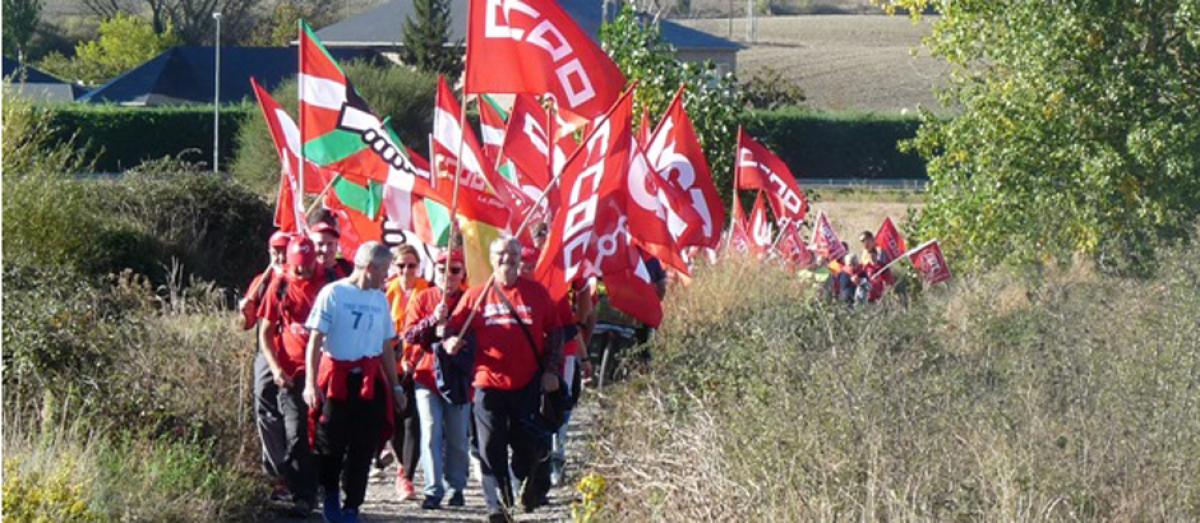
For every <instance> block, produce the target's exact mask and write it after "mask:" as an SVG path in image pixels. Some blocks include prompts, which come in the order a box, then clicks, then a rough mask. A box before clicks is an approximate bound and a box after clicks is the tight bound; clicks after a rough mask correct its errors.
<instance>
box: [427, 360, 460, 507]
mask: <svg viewBox="0 0 1200 523" xmlns="http://www.w3.org/2000/svg"><path fill="white" fill-rule="evenodd" d="M416 392H417V415H418V416H420V418H421V471H422V473H423V474H424V475H425V489H424V491H423V494H425V497H428V498H433V499H436V500H438V501H441V499H442V497H443V496H445V494H446V489H447V487H448V488H449V490H450V491H451V492H462V491H463V490H464V489H466V487H467V467H468V466H469V461H468V458H467V452H468V447H467V445H468V443H467V442H468V439H467V436H468V430H469V428H468V425H467V423H469V422H470V420H471V404H469V403H464V404H462V405H453V404H451V403H450V402H448V401H446V400H445V399H444V398H442V395H441V394H439V393H438V392H437V391H436V390H430V389H428V388H426V387H424V386H422V385H421V384H419V383H418V384H417V390H416ZM443 465H444V467H443ZM443 474H444V476H443ZM443 477H444V479H445V483H446V485H445V486H443V485H442V481H443Z"/></svg>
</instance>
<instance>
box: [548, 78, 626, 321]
mask: <svg viewBox="0 0 1200 523" xmlns="http://www.w3.org/2000/svg"><path fill="white" fill-rule="evenodd" d="M628 97H629V95H628V94H626V95H625V96H624V97H623V98H622V99H621V100H620V101H618V102H617V103H616V104H615V105H613V107H612V110H611V111H610V112H609V113H608V114H607V115H606V116H605V117H603V118H601V119H599V120H597V122H596V123H595V124H594V125H592V132H591V134H590V135H589V136H588V137H587V139H586V140H585V141H584V144H583V145H582V146H581V147H580V150H579V151H578V152H577V153H576V154H575V155H574V156H572V157H571V158H570V159H568V160H567V164H566V165H565V166H564V167H563V174H562V180H561V184H560V185H559V188H558V191H559V195H560V198H561V201H562V208H561V209H560V210H559V212H557V213H555V215H554V222H553V223H552V224H551V226H550V234H549V237H548V238H547V240H546V249H545V251H546V252H545V253H543V255H542V257H541V259H540V260H539V261H538V266H537V269H536V272H535V274H536V277H537V280H538V281H540V282H542V283H543V284H544V285H545V286H546V288H547V290H549V291H550V296H551V298H552V299H554V300H555V301H557V300H560V299H562V298H563V297H564V296H566V294H567V291H568V289H569V287H570V282H572V281H574V280H576V279H578V278H587V277H589V276H593V275H600V276H604V275H609V274H618V273H624V272H626V271H631V270H636V269H637V267H638V263H639V260H640V259H641V258H640V256H639V255H638V254H637V252H636V249H635V248H633V246H632V245H630V243H629V233H628V230H627V229H626V223H627V221H628V218H627V217H626V215H625V209H624V207H625V206H626V202H625V200H626V196H625V195H626V193H627V189H626V180H625V178H626V176H625V175H626V172H627V171H628V167H629V157H630V146H631V145H632V144H633V136H632V134H631V133H630V121H631V116H632V115H631V114H630V112H631V107H630V103H629V98H628ZM606 285H608V284H607V283H606ZM626 312H629V311H626Z"/></svg>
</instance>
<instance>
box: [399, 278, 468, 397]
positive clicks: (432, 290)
mask: <svg viewBox="0 0 1200 523" xmlns="http://www.w3.org/2000/svg"><path fill="white" fill-rule="evenodd" d="M461 296H462V294H461V293H451V295H450V297H449V298H448V299H447V300H446V304H447V306H448V307H450V310H454V306H455V305H456V304H457V301H458V300H459V298H460V297H461ZM441 302H442V289H439V288H437V287H429V288H428V289H425V290H423V291H420V292H419V293H417V294H416V295H414V296H412V297H410V298H409V299H408V306H407V307H406V308H405V311H404V326H403V328H402V329H401V330H400V331H399V332H400V333H401V337H402V338H403V335H404V333H405V332H406V331H408V329H410V328H412V327H413V326H415V325H416V324H417V323H418V322H420V321H421V320H424V319H425V318H428V317H429V316H432V315H433V311H434V309H436V308H437V306H438V304H439V303H441ZM404 358H406V359H407V360H408V362H409V364H410V365H412V367H413V381H416V382H417V383H420V384H421V385H422V386H424V387H425V388H427V389H429V390H433V391H436V390H438V388H437V377H436V376H434V373H433V365H434V359H435V358H437V356H435V355H434V354H433V349H432V347H429V346H426V345H425V344H424V343H418V344H413V345H406V346H405V347H404Z"/></svg>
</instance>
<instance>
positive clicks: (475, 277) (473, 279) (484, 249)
mask: <svg viewBox="0 0 1200 523" xmlns="http://www.w3.org/2000/svg"><path fill="white" fill-rule="evenodd" d="M458 227H459V230H460V231H461V232H462V239H463V259H464V261H465V262H466V265H467V284H468V285H470V286H472V287H474V286H476V285H483V284H484V283H487V280H488V277H490V276H491V275H492V260H491V257H490V253H489V252H488V247H489V246H491V244H492V240H495V239H496V238H499V237H500V236H501V235H502V234H503V231H501V230H500V229H498V228H496V227H492V226H491V225H488V224H486V223H483V222H478V221H475V220H468V219H466V218H463V217H462V216H459V217H458Z"/></svg>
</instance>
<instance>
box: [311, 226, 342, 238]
mask: <svg viewBox="0 0 1200 523" xmlns="http://www.w3.org/2000/svg"><path fill="white" fill-rule="evenodd" d="M312 232H315V233H321V234H332V235H333V237H334V238H341V237H342V235H341V234H338V230H337V227H334V226H333V225H331V224H330V223H329V222H317V224H316V225H313V226H312Z"/></svg>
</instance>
